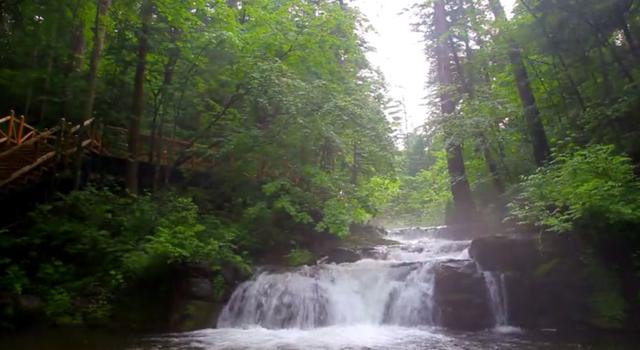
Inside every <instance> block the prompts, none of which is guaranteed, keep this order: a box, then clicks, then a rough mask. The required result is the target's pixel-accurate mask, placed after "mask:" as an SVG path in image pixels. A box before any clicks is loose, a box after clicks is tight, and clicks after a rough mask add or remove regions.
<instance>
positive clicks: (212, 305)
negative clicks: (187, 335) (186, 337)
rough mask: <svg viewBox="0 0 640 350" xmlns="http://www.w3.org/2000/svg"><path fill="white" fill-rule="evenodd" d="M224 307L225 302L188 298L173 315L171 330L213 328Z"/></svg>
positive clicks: (182, 330)
mask: <svg viewBox="0 0 640 350" xmlns="http://www.w3.org/2000/svg"><path fill="white" fill-rule="evenodd" d="M223 307H224V304H223V303H217V302H208V301H201V300H188V301H186V302H185V303H184V304H182V305H181V307H180V308H179V310H176V311H175V312H174V313H173V315H172V317H171V326H170V328H171V330H172V331H178V332H189V331H194V330H198V329H204V328H211V327H214V326H215V324H216V319H217V317H218V315H219V314H220V311H221V310H222V308H223Z"/></svg>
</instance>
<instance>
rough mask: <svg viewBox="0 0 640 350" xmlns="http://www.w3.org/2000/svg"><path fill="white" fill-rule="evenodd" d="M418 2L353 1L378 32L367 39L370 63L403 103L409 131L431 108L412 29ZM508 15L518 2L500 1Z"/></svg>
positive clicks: (417, 39) (422, 57) (418, 38)
mask: <svg viewBox="0 0 640 350" xmlns="http://www.w3.org/2000/svg"><path fill="white" fill-rule="evenodd" d="M418 1H419V0H354V1H352V2H351V3H352V5H354V6H356V7H358V8H359V9H360V11H362V13H364V15H365V16H367V18H368V19H369V21H370V23H371V25H372V26H373V27H374V29H375V32H371V33H369V34H368V35H367V36H366V38H367V40H368V42H369V44H370V45H371V46H373V47H375V49H376V51H375V52H371V53H369V54H368V58H369V61H370V62H371V63H372V64H373V65H374V66H375V67H379V68H380V69H381V70H382V72H383V73H384V76H385V79H386V80H387V84H388V87H389V93H390V95H391V96H390V97H392V98H394V99H396V100H400V101H404V103H405V106H406V108H407V114H408V124H409V125H408V126H409V130H413V129H415V128H417V127H419V126H421V125H423V124H424V122H425V118H426V116H427V110H428V107H427V106H425V97H426V96H427V73H428V72H427V71H428V67H429V66H428V64H427V62H426V58H425V55H424V44H423V43H422V42H421V41H422V34H420V33H415V32H413V31H412V30H411V23H413V22H415V20H414V19H413V15H412V13H411V11H403V9H406V8H409V7H411V5H413V4H415V3H417V2H418ZM501 1H502V3H503V5H504V7H505V10H506V11H507V13H511V10H512V9H513V5H514V3H515V1H516V0H501Z"/></svg>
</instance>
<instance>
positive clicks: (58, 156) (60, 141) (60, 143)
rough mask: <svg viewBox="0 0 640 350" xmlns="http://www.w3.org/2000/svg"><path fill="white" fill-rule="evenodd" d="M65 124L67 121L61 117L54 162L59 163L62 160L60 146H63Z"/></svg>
mask: <svg viewBox="0 0 640 350" xmlns="http://www.w3.org/2000/svg"><path fill="white" fill-rule="evenodd" d="M66 126H67V121H66V120H65V119H64V118H62V119H60V136H58V140H57V142H56V163H58V164H59V163H60V161H61V160H62V148H63V147H64V136H65V132H66V130H65V128H66Z"/></svg>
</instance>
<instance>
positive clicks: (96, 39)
mask: <svg viewBox="0 0 640 350" xmlns="http://www.w3.org/2000/svg"><path fill="white" fill-rule="evenodd" d="M109 7H111V0H97V10H96V20H95V25H94V27H93V51H92V53H91V62H90V63H89V77H88V80H87V86H88V87H87V99H86V101H85V104H84V109H83V112H82V118H83V119H89V118H91V116H92V114H93V104H94V102H95V99H96V87H97V84H98V68H99V65H100V57H101V56H102V49H103V47H104V37H105V35H106V32H107V24H106V20H107V15H108V13H109Z"/></svg>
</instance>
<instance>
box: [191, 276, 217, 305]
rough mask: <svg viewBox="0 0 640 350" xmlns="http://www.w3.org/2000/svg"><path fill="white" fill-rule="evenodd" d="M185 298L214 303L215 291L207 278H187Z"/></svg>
mask: <svg viewBox="0 0 640 350" xmlns="http://www.w3.org/2000/svg"><path fill="white" fill-rule="evenodd" d="M186 283H187V287H186V288H187V293H186V297H187V298H189V299H194V300H202V301H214V300H215V289H214V288H213V283H211V280H210V279H209V278H189V279H187V281H186Z"/></svg>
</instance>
